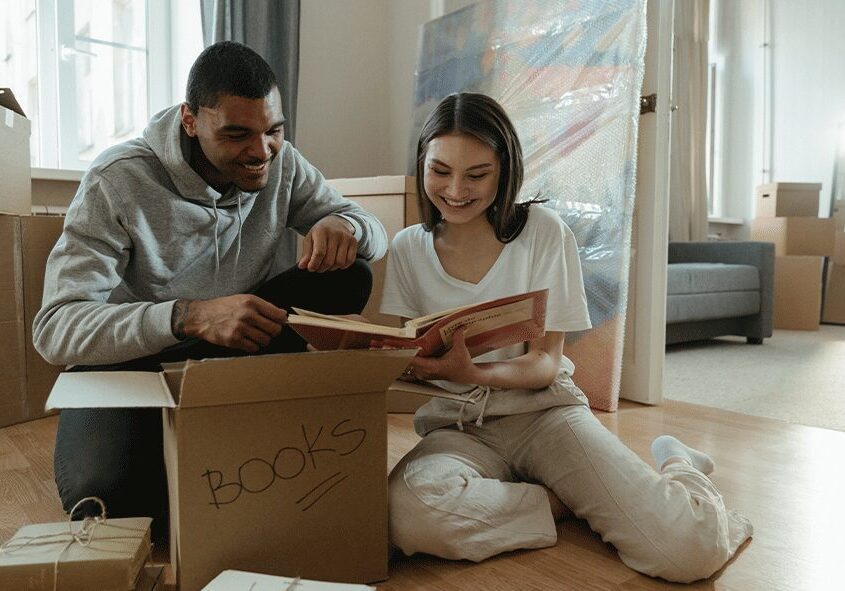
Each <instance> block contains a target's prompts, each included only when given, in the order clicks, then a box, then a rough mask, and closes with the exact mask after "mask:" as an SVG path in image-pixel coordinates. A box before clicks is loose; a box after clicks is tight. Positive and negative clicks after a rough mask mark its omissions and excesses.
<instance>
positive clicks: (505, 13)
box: [411, 0, 646, 410]
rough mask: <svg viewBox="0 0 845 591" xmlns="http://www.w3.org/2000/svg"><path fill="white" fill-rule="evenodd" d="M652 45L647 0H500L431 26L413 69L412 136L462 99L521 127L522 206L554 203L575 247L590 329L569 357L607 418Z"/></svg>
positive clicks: (569, 340) (570, 338)
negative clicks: (464, 94)
mask: <svg viewBox="0 0 845 591" xmlns="http://www.w3.org/2000/svg"><path fill="white" fill-rule="evenodd" d="M645 43H646V14H645V0H601V1H599V0H563V1H561V0H535V1H526V2H517V1H515V0H514V1H507V0H491V1H488V2H479V3H478V4H475V5H472V6H469V7H467V8H465V9H463V10H460V11H457V12H455V13H452V14H449V15H446V16H444V17H442V18H439V19H437V20H434V21H431V22H430V23H427V24H426V25H425V26H424V28H423V38H422V44H421V47H420V55H419V59H418V64H417V72H416V89H415V103H414V104H415V111H414V122H415V127H414V130H415V131H414V132H413V133H412V138H416V131H418V130H419V129H420V127H421V126H422V123H423V121H424V120H425V118H426V116H427V115H428V113H429V112H431V110H432V109H433V108H434V106H435V105H436V104H437V103H438V102H439V101H440V99H442V98H443V97H444V96H446V95H448V94H451V93H453V92H459V91H463V90H467V91H475V92H483V93H485V94H488V95H490V96H492V97H494V98H495V99H496V100H498V101H499V102H500V103H502V105H503V106H504V107H505V109H506V110H507V111H508V113H509V114H510V116H511V118H512V119H513V122H514V124H515V125H516V128H517V131H518V132H519V135H520V139H521V141H522V146H523V152H524V156H525V167H526V171H525V172H526V182H525V185H524V187H523V191H522V194H521V198H522V199H528V198H532V197H535V196H540V197H542V198H545V199H548V200H549V201H548V203H547V204H546V206H549V207H552V208H554V209H555V210H556V211H558V212H559V213H560V215H561V217H562V218H563V220H564V221H565V222H566V223H567V224H568V225H569V227H570V228H572V230H573V231H574V232H575V235H576V237H577V239H578V244H579V251H580V252H579V254H580V258H581V264H582V268H583V272H584V282H585V287H586V291H587V301H588V303H589V309H590V317H591V319H592V324H593V328H592V329H591V330H589V331H584V332H581V333H570V334H567V337H566V349H565V353H566V355H567V356H568V357H570V358H571V359H572V360H573V361H574V362H575V365H576V371H575V375H574V380H575V382H576V383H577V384H578V385H579V386H580V387H581V389H582V390H584V392H585V393H586V394H587V397H588V398H589V399H590V403H591V405H592V406H593V407H594V408H598V409H602V410H616V407H617V404H618V399H619V384H620V377H621V372H622V347H623V343H624V336H625V335H624V330H625V309H626V303H627V295H628V268H629V262H630V250H631V228H632V221H633V211H634V187H635V174H636V157H637V152H636V147H637V125H638V120H639V113H640V106H639V96H640V88H641V86H642V78H643V71H644V57H645ZM411 153H413V150H412V151H411ZM411 170H413V167H411Z"/></svg>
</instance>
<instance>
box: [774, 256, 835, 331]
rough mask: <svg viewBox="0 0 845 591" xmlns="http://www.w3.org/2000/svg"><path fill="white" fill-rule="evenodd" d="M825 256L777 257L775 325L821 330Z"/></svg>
mask: <svg viewBox="0 0 845 591" xmlns="http://www.w3.org/2000/svg"><path fill="white" fill-rule="evenodd" d="M823 265H824V258H823V257H815V256H787V257H775V293H774V318H773V323H774V327H775V328H782V329H787V330H818V328H819V320H820V314H821V303H822V289H821V287H822V285H821V282H822V266H823Z"/></svg>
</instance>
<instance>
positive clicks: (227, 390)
mask: <svg viewBox="0 0 845 591" xmlns="http://www.w3.org/2000/svg"><path fill="white" fill-rule="evenodd" d="M413 355H414V351H413V350H411V351H407V350H404V351H403V350H378V351H329V352H313V353H294V354H282V355H266V356H259V357H240V358H233V359H212V360H205V361H199V362H196V361H189V362H187V363H185V364H179V365H177V366H168V368H167V369H165V370H164V371H163V372H161V373H143V372H91V373H64V374H62V375H61V376H59V379H58V380H57V382H56V385H55V387H54V388H53V391H52V393H51V394H50V399H49V400H48V407H49V408H72V407H79V408H92V407H107V406H110V407H116V406H122V407H127V406H132V407H162V408H165V409H167V410H165V412H164V448H165V464H166V466H167V477H168V486H169V491H170V527H171V535H170V548H171V560H172V565H173V568H174V570H175V572H176V576H177V579H178V582H179V588H180V589H181V591H197V590H199V589H201V588H202V586H203V585H205V584H207V583H208V582H209V581H211V580H212V579H213V578H214V577H215V576H216V575H217V574H218V573H220V571H221V570H225V569H237V570H245V571H257V572H264V573H268V574H276V575H283V576H284V575H290V574H293V573H295V574H297V575H298V576H302V577H305V578H309V579H317V580H325V581H334V582H347V583H369V582H373V581H379V580H384V579H385V578H387V468H386V467H387V416H386V411H385V394H384V393H385V391H386V390H387V387H388V385H389V384H390V383H391V382H392V381H393V380H394V379H395V378H396V377H398V376H399V375H400V374H401V373H402V371H403V370H404V369H405V367H406V366H407V365H408V363H409V361H410V359H411V358H412V357H413Z"/></svg>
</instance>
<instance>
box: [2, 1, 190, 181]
mask: <svg viewBox="0 0 845 591" xmlns="http://www.w3.org/2000/svg"><path fill="white" fill-rule="evenodd" d="M0 18H2V23H3V27H2V29H0V56H2V58H3V59H2V62H0V80H2V85H3V86H9V87H10V88H11V89H12V90H13V91H14V92H15V95H16V96H17V97H18V101H19V102H20V103H21V106H22V107H23V109H24V111H25V112H26V114H27V116H28V117H29V118H30V119H31V120H32V141H31V148H32V165H33V166H35V167H41V168H64V169H85V168H86V167H87V166H88V164H89V163H90V162H91V160H93V159H94V158H95V157H96V156H97V155H98V154H99V153H100V152H102V151H103V150H104V149H106V148H108V147H109V146H112V145H114V144H116V143H119V142H122V141H125V140H127V139H130V138H133V137H136V136H138V135H140V134H141V132H142V130H143V129H144V126H145V125H146V123H147V120H148V119H149V118H150V116H151V115H152V114H153V113H155V112H157V111H159V110H161V109H164V108H166V107H168V106H170V105H172V104H174V103H177V102H180V101H182V100H184V92H185V81H186V79H187V73H188V70H189V68H190V66H191V64H192V63H193V60H194V59H195V58H196V56H197V55H198V54H199V52H200V51H201V50H202V29H201V24H200V11H199V2H184V1H179V0H3V2H0Z"/></svg>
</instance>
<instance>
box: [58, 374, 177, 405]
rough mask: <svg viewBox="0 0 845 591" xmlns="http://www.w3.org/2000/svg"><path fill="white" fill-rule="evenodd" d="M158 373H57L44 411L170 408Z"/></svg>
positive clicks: (163, 381)
mask: <svg viewBox="0 0 845 591" xmlns="http://www.w3.org/2000/svg"><path fill="white" fill-rule="evenodd" d="M175 406H176V403H175V402H174V401H173V397H172V396H171V395H170V390H169V389H168V387H167V383H166V382H165V380H164V376H163V375H162V374H160V373H154V372H144V371H90V372H65V373H62V374H59V377H58V379H57V380H56V383H55V385H54V386H53V389H52V390H51V391H50V397H49V398H47V404H46V406H45V408H46V409H47V410H54V409H57V408H173V407H175Z"/></svg>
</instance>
